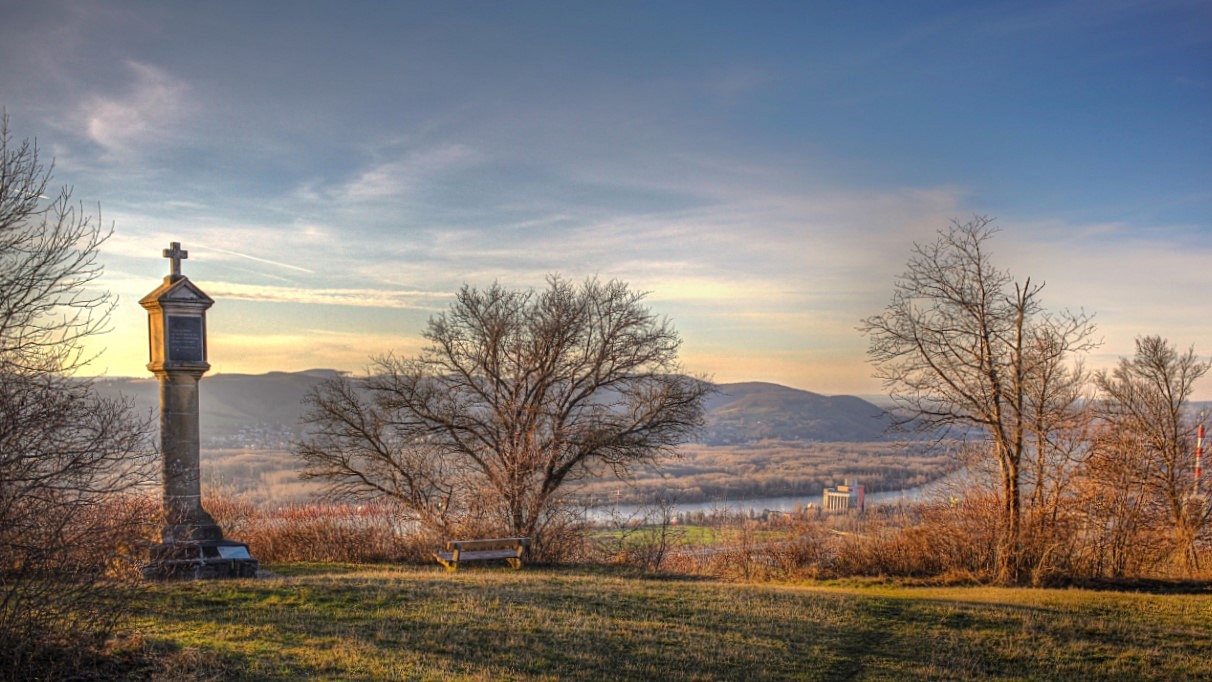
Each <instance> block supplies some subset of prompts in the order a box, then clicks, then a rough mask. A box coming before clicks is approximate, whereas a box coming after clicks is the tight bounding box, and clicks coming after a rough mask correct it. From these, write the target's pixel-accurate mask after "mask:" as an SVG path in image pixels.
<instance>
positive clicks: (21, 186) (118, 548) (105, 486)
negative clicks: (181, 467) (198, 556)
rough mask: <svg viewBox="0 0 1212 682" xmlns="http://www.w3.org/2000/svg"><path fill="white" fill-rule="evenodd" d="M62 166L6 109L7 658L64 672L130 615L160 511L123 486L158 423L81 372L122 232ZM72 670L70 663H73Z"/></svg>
mask: <svg viewBox="0 0 1212 682" xmlns="http://www.w3.org/2000/svg"><path fill="white" fill-rule="evenodd" d="M52 166H53V164H51V165H43V164H42V162H41V161H40V159H39V150H38V147H37V145H36V144H35V143H33V142H31V141H29V140H24V141H21V142H16V141H15V140H14V139H13V138H12V136H11V135H10V133H9V130H8V117H7V115H4V116H2V117H0V669H4V670H6V671H7V672H8V673H10V674H12V675H13V676H14V677H22V676H26V675H30V676H32V677H46V678H50V677H56V676H57V675H58V673H55V672H53V670H50V669H49V668H48V666H51V665H52V664H54V663H56V662H58V663H65V662H66V661H68V660H69V659H70V657H63V656H59V655H57V654H54V653H51V652H50V649H52V648H53V647H56V646H64V647H72V646H77V645H81V644H88V643H89V642H91V641H92V640H93V638H95V637H96V636H98V635H103V634H104V633H105V632H107V631H108V630H109V628H110V627H112V625H113V624H114V620H115V617H116V616H118V615H120V614H121V613H123V611H124V609H123V608H121V604H120V603H116V602H107V601H106V600H105V599H104V598H105V597H106V596H107V595H108V596H112V595H114V594H116V593H115V592H114V590H113V589H111V588H113V587H114V586H115V580H116V579H118V578H119V573H118V572H117V571H118V570H119V569H120V568H121V567H122V566H123V565H124V560H131V559H135V558H136V557H134V556H133V555H132V550H133V549H134V548H136V547H137V546H138V541H139V540H140V536H139V533H140V532H141V531H143V530H145V528H144V526H143V524H144V523H145V522H146V521H147V520H148V519H147V515H148V512H149V509H147V508H146V507H143V506H140V505H139V504H138V502H136V501H131V500H128V501H127V503H125V504H124V503H123V499H122V497H121V495H120V494H121V493H123V492H126V491H130V490H132V489H134V488H137V487H138V486H140V485H142V484H144V483H146V482H148V481H149V480H150V477H151V476H152V474H153V471H154V469H153V465H154V463H155V450H154V449H153V447H152V445H151V440H150V438H149V435H150V434H149V429H150V424H149V420H148V419H146V418H143V419H140V418H138V416H137V415H136V414H135V412H134V411H133V408H132V406H131V404H130V403H128V402H123V401H113V400H106V399H102V398H99V397H98V396H97V395H96V393H95V392H94V391H93V390H92V386H91V384H90V383H89V381H87V380H85V379H81V378H78V377H73V376H71V373H72V372H73V371H75V370H79V369H80V368H81V367H82V366H84V365H85V364H86V362H87V360H88V358H89V356H88V355H87V354H86V352H85V350H84V348H83V345H82V343H83V341H84V340H86V339H87V338H88V337H90V336H93V335H95V334H98V333H100V332H101V331H102V330H103V329H104V326H105V322H106V319H107V316H108V314H109V311H110V310H111V308H112V305H113V297H111V296H110V295H109V294H108V293H107V292H104V291H98V290H96V289H95V285H96V280H97V278H98V277H99V276H100V274H101V266H100V265H99V264H98V263H97V260H96V259H97V249H98V247H99V246H100V245H101V244H102V243H103V242H104V241H105V239H106V238H107V237H108V235H109V231H108V230H106V229H103V228H102V227H101V226H100V225H99V218H94V217H92V216H90V215H88V214H86V213H84V212H83V210H82V209H81V207H79V206H77V205H75V204H74V203H73V202H72V199H71V190H70V189H69V188H63V189H61V190H58V191H57V192H53V191H49V187H50V181H51V169H52ZM64 674H66V673H64Z"/></svg>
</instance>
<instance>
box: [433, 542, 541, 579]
mask: <svg viewBox="0 0 1212 682" xmlns="http://www.w3.org/2000/svg"><path fill="white" fill-rule="evenodd" d="M529 544H530V538H488V539H484V540H451V541H449V542H447V543H446V551H443V552H434V553H433V557H434V558H435V559H437V560H438V563H440V564H442V565H443V566H445V567H446V570H447V571H457V570H458V569H459V564H460V563H461V562H465V561H501V560H504V561H506V562H508V563H509V565H510V566H511V567H513V568H515V569H517V568H521V567H522V554H523V553H524V552H525V551H526V547H527V545H529Z"/></svg>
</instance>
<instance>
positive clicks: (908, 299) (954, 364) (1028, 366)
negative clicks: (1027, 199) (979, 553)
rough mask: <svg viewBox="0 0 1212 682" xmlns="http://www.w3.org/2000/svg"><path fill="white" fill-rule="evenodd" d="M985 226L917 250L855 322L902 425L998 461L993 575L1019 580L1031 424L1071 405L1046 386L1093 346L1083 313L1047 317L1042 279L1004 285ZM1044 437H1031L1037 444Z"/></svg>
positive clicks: (981, 222) (947, 234)
mask: <svg viewBox="0 0 1212 682" xmlns="http://www.w3.org/2000/svg"><path fill="white" fill-rule="evenodd" d="M995 233H996V229H995V228H994V227H993V225H992V220H991V219H989V218H986V217H976V218H974V219H973V220H971V221H970V222H967V223H963V224H961V223H958V222H955V223H953V224H952V225H951V227H950V228H949V229H946V230H940V232H939V238H938V240H937V241H935V242H934V243H932V244H925V245H922V244H915V245H914V247H913V255H912V257H911V258H910V259H909V263H908V269H907V270H906V271H905V273H904V274H902V275H901V276H900V277H899V278H898V279H897V280H896V283H895V285H894V290H893V295H892V301H891V303H889V304H888V306H887V308H886V309H885V310H884V312H883V313H882V314H880V315H875V316H872V317H869V318H867V319H866V320H864V321H863V323H862V325H861V326H860V327H859V328H860V330H861V331H862V332H863V333H864V334H866V335H867V336H868V337H869V340H870V345H869V347H868V357H869V358H870V360H871V362H872V364H873V365H874V367H875V375H876V376H877V377H879V378H880V379H882V380H883V382H884V386H885V387H886V388H887V389H888V390H889V392H890V395H891V397H892V399H893V400H894V401H895V403H896V404H897V406H898V407H899V408H900V411H901V413H902V414H905V415H908V417H907V418H906V419H904V420H902V422H901V424H902V425H903V426H911V427H913V428H917V429H920V430H923V431H927V432H933V433H939V432H940V431H942V432H948V433H951V434H952V435H959V436H962V437H971V436H978V437H980V438H982V439H983V440H985V441H986V443H987V446H988V451H989V456H990V457H991V458H992V459H994V460H995V461H996V462H997V466H998V472H999V479H1000V491H1001V498H1002V499H1001V503H1002V523H1003V532H1002V535H1001V538H1000V542H999V548H998V552H999V553H998V574H999V575H998V576H997V577H998V579H999V580H1001V581H1003V582H1017V581H1018V580H1020V579H1021V577H1022V576H1021V569H1022V568H1023V567H1022V565H1021V559H1022V545H1021V518H1022V491H1021V486H1022V476H1023V465H1024V463H1025V461H1026V459H1025V458H1027V457H1029V453H1030V451H1031V446H1032V427H1033V425H1036V426H1039V427H1041V428H1044V427H1047V425H1048V424H1049V423H1050V422H1051V421H1052V419H1053V418H1052V417H1050V416H1047V415H1046V414H1040V411H1041V410H1042V411H1044V412H1045V413H1048V412H1051V411H1053V410H1054V409H1060V408H1061V407H1063V406H1064V405H1065V404H1067V403H1068V402H1069V401H1068V400H1067V399H1066V398H1064V397H1063V396H1064V394H1065V393H1066V392H1067V391H1069V390H1070V389H1069V388H1068V387H1069V386H1070V384H1071V383H1072V382H1071V381H1070V380H1068V379H1066V380H1063V381H1052V379H1056V378H1058V377H1061V376H1063V375H1064V373H1065V372H1070V373H1072V372H1077V371H1078V370H1065V369H1062V368H1063V367H1064V365H1065V363H1066V362H1068V361H1069V359H1070V358H1071V357H1072V356H1074V354H1076V353H1080V352H1082V351H1084V350H1086V349H1087V348H1089V347H1091V346H1092V345H1093V343H1094V342H1093V341H1092V340H1091V336H1092V334H1093V331H1094V325H1093V323H1092V321H1091V319H1090V317H1089V316H1087V315H1085V314H1084V313H1070V312H1062V313H1059V314H1050V313H1048V312H1047V311H1046V310H1045V309H1044V308H1043V305H1042V302H1041V300H1040V293H1041V291H1042V290H1043V285H1042V284H1035V283H1032V281H1031V280H1030V279H1027V280H1026V281H1024V282H1021V283H1020V282H1018V281H1016V280H1014V279H1013V278H1012V277H1011V275H1010V273H1009V272H1007V271H1005V270H1002V269H999V268H997V267H995V266H994V265H993V263H992V260H991V258H990V255H989V252H988V250H987V248H986V247H987V242H988V240H989V239H990V238H991V237H992V236H993V235H994V234H995ZM1043 442H1044V441H1043V440H1041V438H1040V436H1038V435H1037V436H1036V438H1035V443H1036V446H1037V448H1038V447H1039V445H1041V444H1042V443H1043Z"/></svg>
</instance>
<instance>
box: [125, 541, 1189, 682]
mask: <svg viewBox="0 0 1212 682" xmlns="http://www.w3.org/2000/svg"><path fill="white" fill-rule="evenodd" d="M275 568H276V570H278V571H280V572H283V573H291V574H293V575H291V576H289V577H283V578H278V579H271V580H261V581H237V582H221V583H214V582H212V583H178V584H168V585H156V586H152V587H150V588H149V589H148V590H147V591H146V592H145V593H144V594H143V597H142V599H141V600H140V602H139V604H138V607H139V608H140V609H141V615H140V616H139V618H138V621H137V622H138V635H137V636H136V637H135V638H133V639H131V640H128V641H127V642H126V644H125V649H123V651H124V652H125V655H126V656H127V657H128V658H130V657H131V656H132V652H135V653H137V652H140V651H145V652H146V651H151V652H155V653H157V654H158V655H159V656H160V658H159V659H158V660H155V661H149V663H148V664H147V665H146V666H144V667H143V668H139V669H132V671H131V672H132V674H133V675H135V676H139V677H144V678H152V679H249V680H252V679H257V680H267V679H268V680H272V679H349V680H357V679H363V680H371V679H374V680H379V679H417V680H426V679H432V680H445V679H466V680H487V679H493V680H497V679H506V680H510V679H514V680H528V679H543V680H556V679H561V680H582V679H583V680H599V679H618V680H651V679H669V680H722V679H730V680H731V679H754V680H762V679H770V680H775V679H802V680H836V679H857V680H878V679H883V680H888V679H937V680H944V679H945V680H977V679H980V680H986V679H1040V680H1074V679H1111V680H1114V679H1122V680H1149V679H1212V671H1210V669H1209V667H1208V666H1207V665H1206V661H1207V660H1208V658H1209V656H1212V633H1209V631H1208V630H1207V623H1208V622H1210V620H1212V595H1207V594H1203V595H1182V596H1166V595H1144V594H1116V593H1103V592H1087V591H1080V590H1070V591H1041V590H1009V589H989V588H907V587H896V586H889V585H821V586H812V585H805V586H775V585H752V584H742V585H738V584H728V583H720V582H713V581H696V580H668V579H654V578H637V577H630V576H627V575H620V574H615V573H610V572H602V571H600V570H570V569H565V570H536V569H525V570H523V571H520V572H514V571H507V570H472V571H466V572H464V571H460V572H459V573H458V574H454V575H449V574H445V573H442V572H440V571H439V570H438V569H436V568H434V569H409V570H383V569H370V568H359V567H338V566H328V567H319V566H310V567H309V566H301V565H286V566H279V567H275ZM145 660H148V659H145Z"/></svg>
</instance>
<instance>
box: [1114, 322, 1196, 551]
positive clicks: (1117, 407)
mask: <svg viewBox="0 0 1212 682" xmlns="http://www.w3.org/2000/svg"><path fill="white" fill-rule="evenodd" d="M1209 367H1210V365H1209V363H1208V362H1204V361H1201V360H1200V359H1199V358H1198V357H1197V356H1196V355H1195V349H1194V348H1189V349H1187V351H1186V352H1185V353H1179V352H1178V350H1177V349H1176V348H1175V347H1174V346H1172V345H1170V344H1169V343H1168V342H1167V341H1166V340H1165V339H1163V338H1161V337H1160V336H1146V337H1143V338H1138V339H1137V340H1136V354H1135V355H1134V356H1133V357H1132V359H1127V358H1121V359H1120V361H1119V364H1118V365H1117V366H1116V367H1115V369H1113V370H1111V371H1106V370H1103V371H1100V372H1098V373H1097V374H1095V383H1096V384H1097V386H1098V388H1099V391H1100V392H1101V394H1102V401H1101V402H1100V404H1099V407H1100V412H1101V414H1102V416H1103V417H1104V419H1105V420H1106V423H1107V427H1108V428H1109V429H1110V430H1111V431H1112V433H1113V434H1114V438H1110V439H1108V440H1109V441H1110V442H1113V443H1118V444H1120V445H1121V447H1122V446H1124V445H1125V444H1130V445H1131V448H1130V450H1131V451H1133V454H1135V455H1137V456H1136V457H1133V458H1132V459H1133V464H1134V467H1133V468H1134V470H1135V472H1136V477H1137V478H1138V479H1139V480H1140V481H1141V483H1142V485H1143V486H1145V487H1146V490H1148V491H1149V493H1150V494H1151V495H1152V496H1153V497H1154V498H1155V499H1156V500H1158V501H1159V502H1160V503H1161V504H1162V505H1163V506H1164V509H1165V510H1166V515H1167V516H1168V521H1169V525H1170V528H1171V530H1172V533H1173V535H1172V541H1173V543H1174V549H1175V552H1176V553H1177V554H1178V555H1179V556H1181V557H1182V558H1183V563H1184V564H1185V567H1186V568H1187V570H1188V571H1191V572H1193V571H1195V570H1197V569H1198V568H1199V557H1198V555H1197V553H1196V551H1195V550H1196V545H1195V541H1196V539H1197V538H1198V535H1199V533H1200V532H1201V531H1202V530H1203V529H1204V528H1205V527H1206V526H1207V524H1208V520H1209V519H1208V511H1207V510H1206V509H1204V507H1203V506H1202V505H1201V504H1199V503H1198V501H1197V500H1193V499H1192V492H1193V490H1192V488H1193V481H1194V469H1195V457H1194V454H1195V453H1194V448H1193V444H1194V440H1195V427H1194V424H1192V423H1191V421H1190V420H1189V418H1188V415H1186V414H1185V412H1186V408H1187V401H1188V399H1189V398H1190V397H1191V392H1192V391H1193V390H1194V387H1195V382H1196V381H1198V380H1199V379H1200V378H1201V377H1203V376H1204V375H1205V374H1207V372H1208V369H1209Z"/></svg>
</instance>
